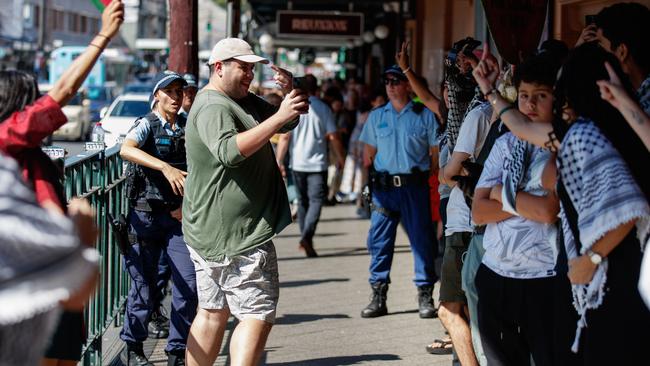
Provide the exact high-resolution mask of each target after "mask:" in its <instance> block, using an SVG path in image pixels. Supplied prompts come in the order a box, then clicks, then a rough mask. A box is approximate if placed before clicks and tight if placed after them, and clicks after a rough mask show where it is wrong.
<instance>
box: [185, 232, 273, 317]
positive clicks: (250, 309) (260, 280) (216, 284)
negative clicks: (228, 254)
mask: <svg viewBox="0 0 650 366" xmlns="http://www.w3.org/2000/svg"><path fill="white" fill-rule="evenodd" d="M188 249H189V251H190V257H191V258H192V261H193V262H194V268H195V270H196V287H197V292H198V297H199V307H200V308H201V309H209V310H220V309H226V308H228V309H230V313H231V314H232V315H234V316H235V317H236V318H237V319H239V320H243V319H250V318H252V319H259V320H263V321H266V322H269V323H273V322H274V321H275V312H276V309H277V305H278V298H279V296H280V283H279V279H278V258H277V255H276V253H275V246H274V245H273V242H271V241H268V242H267V243H265V244H262V245H260V246H258V247H255V248H253V249H251V250H249V251H247V252H244V253H242V254H240V255H236V256H234V257H232V258H224V259H223V260H221V261H218V262H211V261H206V260H205V259H204V258H203V257H201V255H199V254H198V253H197V252H196V251H195V250H194V249H192V248H191V247H189V246H188Z"/></svg>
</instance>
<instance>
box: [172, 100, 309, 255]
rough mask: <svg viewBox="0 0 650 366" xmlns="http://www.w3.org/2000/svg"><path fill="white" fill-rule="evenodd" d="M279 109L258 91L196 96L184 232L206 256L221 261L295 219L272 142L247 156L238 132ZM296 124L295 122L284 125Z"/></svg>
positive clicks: (187, 135) (189, 132) (190, 120)
mask: <svg viewBox="0 0 650 366" xmlns="http://www.w3.org/2000/svg"><path fill="white" fill-rule="evenodd" d="M276 111H277V108H276V107H274V106H272V105H270V104H268V103H267V102H265V101H264V100H262V99H261V98H259V97H257V96H255V95H254V94H249V95H248V96H247V97H246V98H243V99H242V100H239V101H234V100H233V99H231V98H229V97H228V96H226V95H224V94H221V93H219V92H217V91H214V90H202V91H201V92H199V93H198V94H197V96H196V99H195V100H194V104H193V105H192V109H191V111H190V114H189V116H188V119H187V127H186V130H185V145H186V150H187V167H188V175H187V179H186V181H185V196H184V198H183V234H184V236H185V241H186V242H187V244H188V245H189V246H191V247H192V248H193V249H194V250H196V251H197V252H198V253H199V254H200V255H201V256H202V257H203V258H204V259H207V260H211V261H219V260H222V259H223V258H224V257H232V256H234V255H237V254H241V253H243V252H245V251H247V250H249V249H251V248H254V247H256V246H258V245H262V244H264V243H266V242H267V241H269V240H270V239H271V238H272V237H273V236H274V235H275V234H277V233H279V232H280V231H281V230H282V229H284V228H285V227H286V226H287V225H289V223H290V222H291V213H290V210H289V201H288V199H287V192H286V189H285V187H284V182H283V180H282V176H281V175H280V171H279V169H278V167H277V164H276V162H275V155H274V153H273V149H272V147H271V144H270V143H267V144H266V145H264V146H263V147H262V148H261V149H259V150H258V151H257V152H255V153H254V154H253V155H251V156H249V157H244V156H243V155H242V154H241V153H240V152H239V148H238V147H237V142H236V136H237V134H238V133H240V132H244V131H246V130H249V129H251V128H253V127H255V126H257V125H258V124H259V123H261V122H262V121H264V120H266V119H267V118H268V117H270V116H271V115H273V113H275V112H276ZM296 125H297V120H296V121H292V122H290V123H288V124H287V125H286V126H285V127H284V128H283V130H284V129H290V128H293V127H295V126H296Z"/></svg>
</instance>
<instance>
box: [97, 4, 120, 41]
mask: <svg viewBox="0 0 650 366" xmlns="http://www.w3.org/2000/svg"><path fill="white" fill-rule="evenodd" d="M123 22H124V4H123V3H122V0H113V1H111V3H110V4H108V6H107V7H106V9H104V12H103V13H102V29H101V30H100V31H99V34H100V35H102V36H105V37H108V38H113V36H115V34H116V33H117V31H118V30H119V29H120V26H121V25H122V23H123Z"/></svg>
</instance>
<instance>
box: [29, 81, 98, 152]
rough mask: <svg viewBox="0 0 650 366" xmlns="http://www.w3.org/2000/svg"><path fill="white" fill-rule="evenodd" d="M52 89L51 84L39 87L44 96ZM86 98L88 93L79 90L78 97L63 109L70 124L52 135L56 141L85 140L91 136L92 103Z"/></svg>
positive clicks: (67, 123)
mask: <svg viewBox="0 0 650 366" xmlns="http://www.w3.org/2000/svg"><path fill="white" fill-rule="evenodd" d="M51 88H52V86H51V85H50V84H40V85H39V86H38V89H39V90H40V92H41V93H42V94H45V93H47V92H48V91H50V89H51ZM86 96H87V94H86V91H85V90H83V89H79V92H77V95H75V96H74V97H73V98H72V100H70V101H69V102H68V104H67V105H66V106H64V107H63V108H62V109H63V114H65V116H66V117H67V118H68V122H66V124H64V125H63V126H61V128H59V129H58V130H56V131H54V134H52V137H53V138H54V139H63V140H84V139H85V138H86V137H88V136H89V135H90V129H91V123H90V101H89V100H88V99H87V97H86Z"/></svg>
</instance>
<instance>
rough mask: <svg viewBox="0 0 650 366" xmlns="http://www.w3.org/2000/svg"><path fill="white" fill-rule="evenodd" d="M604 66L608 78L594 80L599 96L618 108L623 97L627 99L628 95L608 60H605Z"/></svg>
mask: <svg viewBox="0 0 650 366" xmlns="http://www.w3.org/2000/svg"><path fill="white" fill-rule="evenodd" d="M605 68H606V69H607V74H609V80H599V81H597V82H596V83H597V84H598V87H599V88H600V97H601V98H603V100H605V101H607V102H608V103H609V104H611V105H612V106H613V107H614V108H616V109H619V110H620V109H621V102H622V101H623V99H629V98H630V96H629V95H627V93H626V92H625V89H623V85H622V83H621V79H619V77H618V75H616V72H615V71H614V69H613V68H612V65H610V64H609V62H605Z"/></svg>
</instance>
